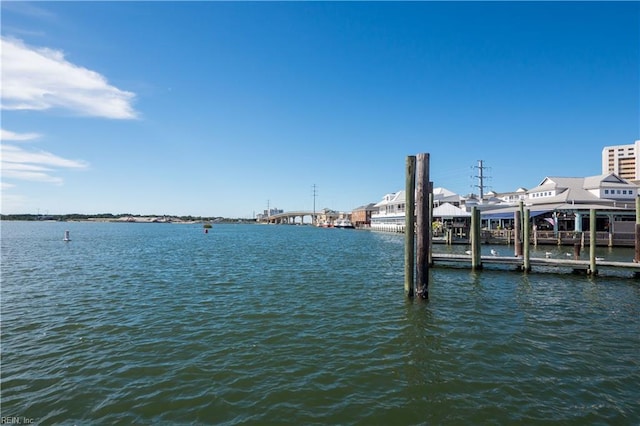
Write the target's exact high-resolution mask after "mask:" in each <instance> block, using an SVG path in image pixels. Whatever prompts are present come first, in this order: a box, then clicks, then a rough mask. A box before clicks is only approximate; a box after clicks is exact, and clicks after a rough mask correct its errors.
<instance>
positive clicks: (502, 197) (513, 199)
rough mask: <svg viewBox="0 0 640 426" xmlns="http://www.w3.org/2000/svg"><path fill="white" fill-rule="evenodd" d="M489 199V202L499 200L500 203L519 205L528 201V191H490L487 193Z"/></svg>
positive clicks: (520, 189)
mask: <svg viewBox="0 0 640 426" xmlns="http://www.w3.org/2000/svg"><path fill="white" fill-rule="evenodd" d="M486 195H487V196H488V197H489V200H497V202H499V203H506V204H517V203H518V202H520V201H524V200H526V199H527V189H526V188H522V187H520V188H518V189H516V190H515V191H512V192H500V193H498V192H495V191H489V192H487V193H486Z"/></svg>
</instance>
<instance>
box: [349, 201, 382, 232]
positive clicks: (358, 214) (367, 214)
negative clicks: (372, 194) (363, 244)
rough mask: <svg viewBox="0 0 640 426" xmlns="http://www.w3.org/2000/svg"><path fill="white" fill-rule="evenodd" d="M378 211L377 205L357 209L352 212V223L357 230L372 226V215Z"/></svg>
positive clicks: (371, 204) (372, 204)
mask: <svg viewBox="0 0 640 426" xmlns="http://www.w3.org/2000/svg"><path fill="white" fill-rule="evenodd" d="M377 211H378V209H377V208H376V207H375V203H369V204H367V205H364V206H360V207H356V208H355V209H353V211H352V212H351V222H352V223H353V225H354V226H355V227H356V228H363V227H368V226H370V225H371V215H372V214H373V213H375V212H377Z"/></svg>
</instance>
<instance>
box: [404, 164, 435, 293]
mask: <svg viewBox="0 0 640 426" xmlns="http://www.w3.org/2000/svg"><path fill="white" fill-rule="evenodd" d="M429 186H430V185H429V154H418V156H417V162H416V213H415V214H416V228H417V233H416V250H417V259H416V263H417V269H416V291H415V294H416V295H417V296H419V297H421V298H423V299H427V298H428V296H429V294H428V288H429V257H430V254H429V252H430V251H431V250H430V247H429V244H430V240H431V238H429V237H430V235H431V221H430V220H429V210H430V208H429V202H430V200H431V197H430V195H429V193H430V191H429ZM407 190H408V189H407ZM405 205H406V206H407V207H406V208H407V209H409V206H410V204H409V202H408V199H407V203H406V204H405Z"/></svg>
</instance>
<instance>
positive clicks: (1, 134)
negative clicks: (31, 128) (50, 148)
mask: <svg viewBox="0 0 640 426" xmlns="http://www.w3.org/2000/svg"><path fill="white" fill-rule="evenodd" d="M41 136H42V135H40V134H39V133H15V132H11V131H9V130H5V129H0V141H30V140H33V139H38V138H39V137H41Z"/></svg>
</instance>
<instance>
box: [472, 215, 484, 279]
mask: <svg viewBox="0 0 640 426" xmlns="http://www.w3.org/2000/svg"><path fill="white" fill-rule="evenodd" d="M470 237H471V269H473V270H476V269H482V259H481V257H480V210H478V208H477V207H476V206H473V207H472V208H471V236H470Z"/></svg>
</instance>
